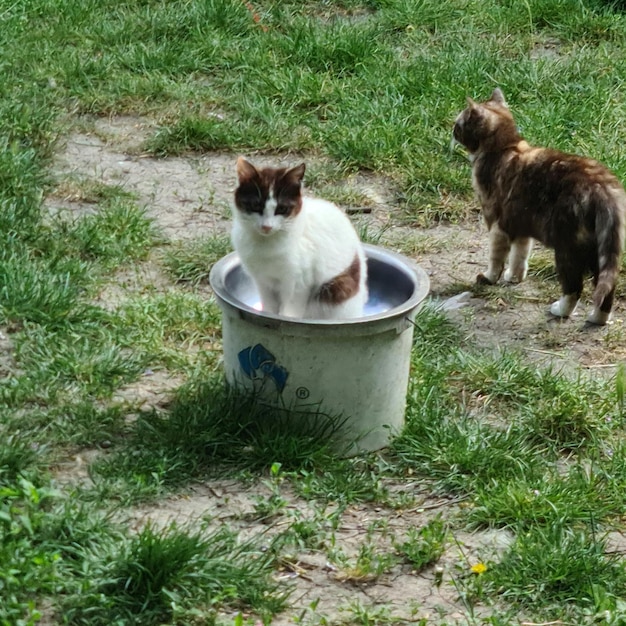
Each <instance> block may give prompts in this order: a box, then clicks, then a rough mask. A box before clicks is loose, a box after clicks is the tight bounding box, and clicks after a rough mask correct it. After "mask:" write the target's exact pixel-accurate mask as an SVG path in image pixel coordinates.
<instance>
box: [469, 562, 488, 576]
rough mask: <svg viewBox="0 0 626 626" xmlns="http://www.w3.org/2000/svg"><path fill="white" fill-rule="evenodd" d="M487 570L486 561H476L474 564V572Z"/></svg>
mask: <svg viewBox="0 0 626 626" xmlns="http://www.w3.org/2000/svg"><path fill="white" fill-rule="evenodd" d="M486 571H487V566H486V565H485V564H484V563H476V565H472V572H474V574H484V573H485V572H486Z"/></svg>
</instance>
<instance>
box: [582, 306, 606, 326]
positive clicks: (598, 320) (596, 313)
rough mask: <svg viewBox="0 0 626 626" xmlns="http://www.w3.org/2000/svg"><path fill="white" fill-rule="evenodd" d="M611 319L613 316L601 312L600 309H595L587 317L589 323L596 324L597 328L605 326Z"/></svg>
mask: <svg viewBox="0 0 626 626" xmlns="http://www.w3.org/2000/svg"><path fill="white" fill-rule="evenodd" d="M610 319H611V314H610V313H606V312H604V311H601V310H600V309H596V308H594V309H593V310H592V311H591V313H589V316H588V317H587V321H588V322H589V323H590V324H596V325H597V326H604V325H605V324H606V323H607V322H608V321H609V320H610Z"/></svg>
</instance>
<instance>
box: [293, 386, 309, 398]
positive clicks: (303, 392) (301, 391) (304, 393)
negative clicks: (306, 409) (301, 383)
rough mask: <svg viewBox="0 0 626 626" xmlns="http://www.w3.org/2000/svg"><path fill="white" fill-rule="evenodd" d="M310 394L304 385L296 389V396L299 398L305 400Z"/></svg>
mask: <svg viewBox="0 0 626 626" xmlns="http://www.w3.org/2000/svg"><path fill="white" fill-rule="evenodd" d="M309 395H310V392H309V390H308V389H307V388H306V387H298V388H297V389H296V398H298V399H299V400H306V399H307V398H308V397H309Z"/></svg>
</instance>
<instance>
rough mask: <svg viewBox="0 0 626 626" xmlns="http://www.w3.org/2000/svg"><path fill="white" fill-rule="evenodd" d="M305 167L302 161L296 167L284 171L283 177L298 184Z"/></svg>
mask: <svg viewBox="0 0 626 626" xmlns="http://www.w3.org/2000/svg"><path fill="white" fill-rule="evenodd" d="M305 169H306V165H305V164H304V163H300V165H296V167H292V168H291V169H290V170H287V171H286V172H285V177H286V178H289V179H291V180H292V181H293V182H294V183H297V184H298V185H299V184H300V183H301V182H302V179H303V178H304V170H305Z"/></svg>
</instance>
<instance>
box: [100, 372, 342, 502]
mask: <svg viewBox="0 0 626 626" xmlns="http://www.w3.org/2000/svg"><path fill="white" fill-rule="evenodd" d="M344 421H345V420H344V419H342V418H340V417H334V416H331V415H327V414H325V413H323V412H321V411H319V410H315V409H312V410H308V411H289V410H287V409H280V408H276V407H271V406H268V405H267V404H265V403H263V402H261V401H259V398H258V397H255V396H254V395H252V394H250V393H244V392H241V391H238V390H235V389H233V388H231V387H228V386H227V385H225V383H224V381H223V379H222V378H221V377H219V376H215V377H213V378H211V379H206V380H196V381H192V382H190V383H188V384H187V385H185V386H183V387H181V388H180V389H179V391H178V394H177V396H176V398H175V400H174V402H173V403H172V405H171V406H170V409H169V412H167V413H160V412H157V411H156V410H152V411H150V412H146V413H143V414H141V415H140V416H139V418H138V419H137V421H136V422H134V424H133V425H132V430H131V432H130V435H129V437H128V438H127V439H126V440H125V441H124V442H123V443H122V444H121V445H120V446H119V447H118V448H117V449H116V450H114V451H113V452H112V454H110V455H108V456H107V457H106V458H104V459H102V460H101V461H99V462H97V463H96V464H95V465H94V467H93V476H94V480H95V481H96V483H97V484H98V486H99V487H100V489H105V490H108V491H110V490H111V489H112V488H113V490H114V491H115V490H116V489H115V488H114V487H113V485H114V484H115V483H118V485H119V486H122V485H124V484H125V485H126V488H129V487H131V489H130V490H128V489H127V490H126V495H127V497H129V496H130V492H134V493H135V495H134V497H135V498H139V499H141V498H142V497H150V496H151V495H155V494H156V493H158V491H159V490H160V489H162V488H166V489H168V488H175V487H177V486H180V485H182V484H184V483H186V482H189V481H191V480H199V479H203V478H207V477H216V476H223V475H228V474H230V475H232V474H240V473H246V472H248V473H259V472H263V471H264V470H268V469H269V468H270V467H271V466H272V464H274V463H277V462H278V463H280V464H281V467H282V469H283V470H284V471H301V470H306V469H309V468H313V467H318V466H319V465H320V464H323V463H324V461H328V460H330V459H331V458H334V459H336V458H337V454H338V451H337V444H336V443H335V439H336V438H337V434H338V432H339V431H340V429H341V427H342V426H343V423H344ZM99 478H102V479H105V480H104V481H100V480H99ZM108 495H114V494H112V493H109V494H108Z"/></svg>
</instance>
